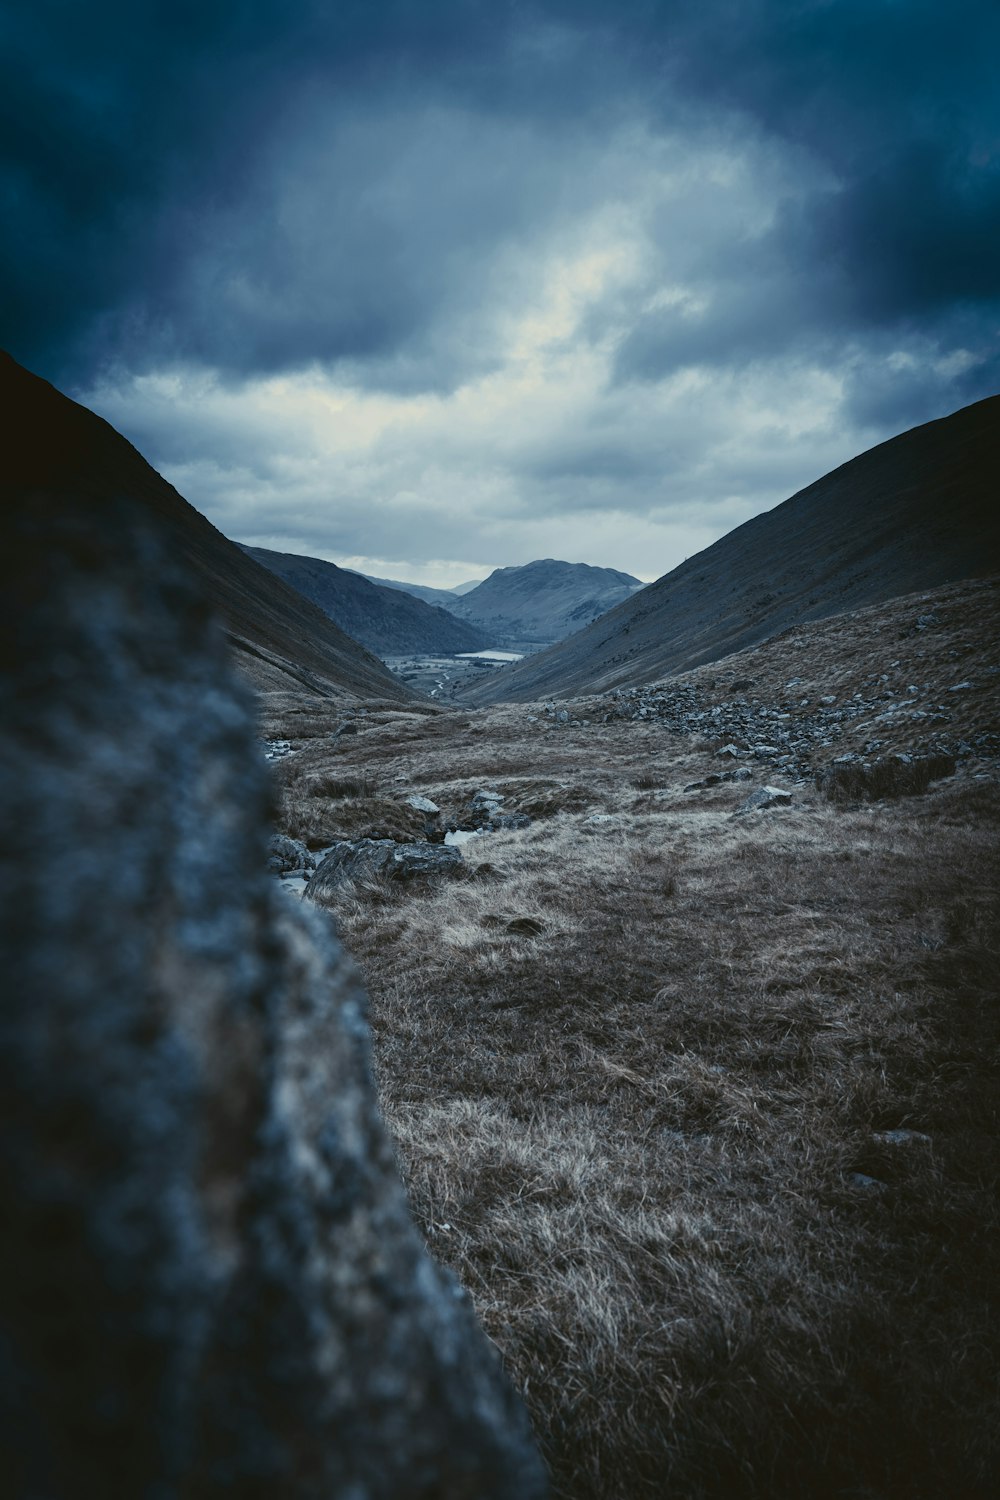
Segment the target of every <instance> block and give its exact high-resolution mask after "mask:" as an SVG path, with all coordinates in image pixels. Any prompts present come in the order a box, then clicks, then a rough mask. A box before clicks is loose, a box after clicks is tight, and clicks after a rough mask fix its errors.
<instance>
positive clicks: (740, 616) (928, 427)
mask: <svg viewBox="0 0 1000 1500" xmlns="http://www.w3.org/2000/svg"><path fill="white" fill-rule="evenodd" d="M998 497H1000V396H993V397H990V398H989V399H987V400H985V401H979V402H976V403H975V404H974V405H972V406H967V407H965V408H963V409H962V410H961V411H958V412H955V413H953V415H951V416H950V417H945V418H943V419H942V420H940V421H936V422H927V423H925V424H924V425H923V426H921V427H915V428H913V429H912V430H911V431H910V432H904V433H902V434H901V435H900V436H899V437H896V438H892V439H891V440H890V441H889V442H886V443H882V444H880V445H879V446H878V447H876V448H872V449H871V450H870V451H869V452H867V453H863V454H861V455H859V457H857V458H855V459H852V460H851V461H850V463H847V464H844V465H842V467H841V468H839V469H835V470H834V471H833V472H832V473H830V474H827V475H825V476H824V477H823V478H822V479H819V480H817V481H816V482H815V483H814V484H811V485H809V486H808V488H807V489H804V490H801V491H799V493H798V494H797V495H793V496H792V497H791V499H789V500H786V501H784V503H783V504H781V505H778V506H776V507H775V508H774V509H773V510H770V511H767V512H765V513H764V514H763V515H760V516H756V517H754V518H753V520H751V521H747V522H746V523H745V524H744V525H743V526H739V527H737V528H736V530H735V531H731V532H730V533H729V534H728V535H727V536H724V537H722V538H721V540H719V541H718V542H715V543H714V544H713V545H712V546H711V547H707V548H706V549H705V550H704V551H703V552H699V553H698V554H696V556H694V557H691V558H689V559H688V560H687V561H686V562H684V563H682V564H681V565H680V567H678V568H675V569H674V570H673V571H672V572H670V573H667V574H666V575H665V576H664V577H663V578H660V579H658V580H657V581H656V583H651V584H650V585H649V587H648V588H646V589H643V590H642V592H641V593H639V594H637V595H635V597H634V598H632V599H630V600H628V601H627V602H626V603H624V604H620V605H618V606H617V608H616V609H613V610H611V611H609V613H607V614H606V615H602V616H601V617H600V619H598V620H596V621H595V622H594V623H593V624H592V625H589V626H587V628H586V629H585V630H581V631H579V632H578V633H577V634H576V635H573V636H570V637H569V639H568V640H565V641H562V642H560V643H559V644H558V645H556V646H552V647H550V648H549V649H548V650H547V651H543V652H540V653H539V654H538V655H536V656H531V657H528V658H527V659H526V660H525V661H523V662H518V663H516V664H515V665H514V666H513V667H508V668H505V669H504V670H503V671H502V672H497V673H494V674H491V675H490V676H489V677H488V678H484V679H482V680H479V681H476V682H474V683H473V684H471V685H470V687H469V688H468V689H467V690H466V691H465V692H464V693H463V698H464V699H465V700H466V701H467V702H469V703H470V704H472V703H476V704H485V703H498V702H521V703H524V702H529V701H531V700H537V699H539V698H546V697H549V696H551V695H553V694H554V695H557V696H559V697H566V696H569V695H572V694H580V693H585V692H599V691H605V690H607V689H609V688H613V687H616V686H620V685H623V684H630V683H641V682H649V681H651V680H653V679H654V678H657V677H662V676H665V675H666V674H668V673H676V672H682V671H685V670H687V669H689V668H691V667H694V666H697V665H699V664H700V663H702V662H713V661H717V660H719V659H720V658H721V657H724V656H726V655H728V654H730V653H732V652H736V651H740V650H744V649H745V648H747V647H748V646H752V645H755V644H757V643H758V642H760V641H763V640H766V639H768V638H769V637H771V636H774V635H776V634H778V633H779V632H780V631H782V630H784V629H786V628H787V627H788V626H790V625H796V624H799V623H801V622H803V621H810V620H819V619H823V618H826V617H827V616H829V615H832V614H836V613H839V612H841V611H844V610H849V609H857V608H860V607H862V606H864V605H867V604H874V603H878V602H880V601H882V600H885V599H889V598H893V597H895V596H897V595H900V594H904V593H907V592H909V591H911V590H914V589H920V588H934V587H937V586H939V585H941V584H945V583H948V582H951V581H953V580H956V579H962V578H967V577H970V576H973V575H977V574H986V573H990V572H993V571H995V570H996V569H997V568H998V567H1000V505H998Z"/></svg>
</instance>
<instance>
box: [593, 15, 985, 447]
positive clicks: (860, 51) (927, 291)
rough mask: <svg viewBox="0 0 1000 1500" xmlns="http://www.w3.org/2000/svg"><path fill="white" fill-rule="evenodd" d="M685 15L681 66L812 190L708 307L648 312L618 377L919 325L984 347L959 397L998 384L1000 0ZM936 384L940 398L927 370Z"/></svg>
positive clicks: (678, 77)
mask: <svg viewBox="0 0 1000 1500" xmlns="http://www.w3.org/2000/svg"><path fill="white" fill-rule="evenodd" d="M647 14H648V13H647ZM657 14H658V15H659V16H662V15H663V14H664V12H663V10H662V9H659V8H657ZM685 15H686V23H685V24H684V25H682V28H681V31H682V35H681V38H680V39H679V47H678V51H677V52H675V53H674V55H673V58H672V60H671V59H668V58H666V55H665V62H666V65H667V71H668V73H669V76H670V77H671V78H672V79H673V80H674V81H675V82H679V83H680V84H681V86H682V87H683V88H684V89H685V91H686V92H687V94H688V95H689V96H696V97H698V98H700V99H701V100H702V101H703V102H704V103H706V104H708V103H711V104H713V105H715V106H716V107H719V108H729V109H732V110H733V111H735V112H736V114H737V115H742V116H743V117H744V118H745V119H747V120H748V121H752V122H754V123H755V124H756V125H757V126H758V127H759V128H761V129H763V130H764V131H766V132H768V133H769V134H770V135H771V136H772V137H777V138H779V139H780V140H783V141H784V142H785V143H787V145H788V146H789V147H791V148H794V149H795V150H796V151H798V152H800V153H803V154H804V160H803V166H802V168H801V170H800V182H799V187H800V193H799V194H798V195H797V196H796V197H794V198H789V199H787V200H785V201H784V202H780V203H779V204H778V205H777V216H776V221H775V223H774V225H773V226H771V227H770V228H768V230H767V231H766V232H764V233H763V234H761V235H758V236H747V237H746V238H745V239H742V240H740V241H739V242H737V243H734V244H733V245H732V247H731V253H730V254H729V255H728V257H721V258H719V259H718V260H717V261H716V263H715V264H714V265H712V266H709V267H706V268H705V269H704V276H705V279H706V281H708V282H709V283H710V285H711V288H712V293H713V295H712V296H711V299H710V306H709V308H708V310H707V311H706V313H705V315H704V316H702V317H701V318H698V319H695V320H691V319H685V318H683V317H682V316H681V315H679V314H678V313H676V312H675V313H673V314H661V315H659V317H658V319H657V318H654V319H653V320H651V321H650V323H648V324H647V323H645V321H644V320H643V319H637V320H636V322H635V325H634V327H633V330H632V333H631V335H630V336H629V338H627V339H626V341H625V344H624V346H623V348H622V351H621V355H620V359H619V367H618V368H619V375H620V376H626V377H628V376H633V377H638V378H657V377H658V376H660V375H662V374H664V373H666V372H667V371H668V370H670V369H672V368H677V367H678V366H682V365H684V364H685V363H689V362H697V363H703V362H707V363H710V364H711V363H716V362H726V363H729V364H733V363H736V364H739V363H741V362H745V361H748V360H750V359H753V358H757V357H761V356H766V355H773V354H781V353H785V352H787V351H788V350H790V349H796V348H797V349H800V350H801V349H802V348H804V347H806V346H808V347H810V348H811V349H812V350H813V351H814V352H819V351H820V350H821V349H822V344H823V341H826V340H829V339H830V338H832V337H840V338H845V337H849V338H854V339H858V338H866V337H868V336H870V335H872V334H873V333H876V332H878V331H879V330H889V329H891V330H894V331H896V332H897V333H898V334H899V335H900V336H902V337H904V338H905V337H907V336H908V335H910V334H912V333H913V332H914V331H917V330H921V331H923V332H924V333H925V334H931V335H932V340H933V343H934V344H935V346H936V347H937V349H938V350H940V351H943V352H944V351H948V350H952V349H957V348H961V347H964V348H966V349H969V350H971V351H973V352H974V353H975V354H976V355H977V356H978V358H979V361H980V367H979V370H978V373H977V374H975V375H972V376H970V375H969V374H968V373H967V372H963V373H961V374H956V376H955V378H954V389H955V393H956V397H957V398H958V399H962V398H965V399H968V398H969V397H970V396H972V395H975V394H982V393H984V392H985V391H988V390H993V389H996V386H997V384H998V380H1000V366H998V358H997V351H998V343H997V340H998V321H1000V91H998V90H997V87H996V58H997V56H998V55H1000V7H998V6H996V4H994V3H993V0H964V3H961V0H960V3H958V4H950V5H947V6H944V5H941V4H939V3H937V0H911V3H907V4H902V3H895V0H831V3H808V4H799V5H776V4H766V3H759V0H758V3H754V0H739V3H738V4H737V3H728V4H727V3H717V4H715V5H711V6H706V7H703V8H702V7H700V8H698V10H697V11H695V10H688V9H687V8H686V7H685ZM698 17H700V19H698ZM687 23H689V24H687ZM646 24H649V23H648V21H647V23H646ZM809 158H811V159H812V162H813V170H814V171H815V173H816V177H817V181H816V184H815V187H814V188H812V189H811V190H810V184H809V176H808V174H809V167H808V165H807V162H808V159H809ZM927 345H928V340H927V339H925V340H924V353H925V354H926V353H928V352H929V350H928V347H927ZM925 383H926V386H927V388H928V391H932V390H933V393H934V394H933V397H932V400H933V399H934V397H936V398H937V399H938V400H940V396H941V391H940V387H941V385H942V384H944V383H945V382H942V380H941V378H940V376H938V375H936V374H935V372H934V371H933V370H932V369H931V367H930V365H929V364H928V365H927V366H926V368H925ZM916 387H917V381H916V380H915V379H914V380H913V381H911V382H910V383H909V388H910V390H911V394H912V395H913V396H914V397H916V395H917V391H916ZM860 394H861V392H860V388H859V390H858V391H857V392H856V393H855V396H856V398H857V399H860ZM953 404H958V403H957V400H956V401H955V402H954V403H953ZM919 405H920V402H919V400H918V401H917V406H918V407H919ZM901 414H903V413H902V412H901ZM872 415H873V416H874V415H875V413H874V412H873V413H872ZM918 419H919V418H918V416H917V415H914V416H913V417H912V420H918Z"/></svg>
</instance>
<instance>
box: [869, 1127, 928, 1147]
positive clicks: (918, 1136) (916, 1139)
mask: <svg viewBox="0 0 1000 1500" xmlns="http://www.w3.org/2000/svg"><path fill="white" fill-rule="evenodd" d="M872 1139H873V1140H875V1141H878V1142H880V1144H881V1145H883V1146H916V1145H922V1146H929V1145H930V1144H931V1138H930V1136H929V1135H925V1134H924V1132H923V1131H922V1130H876V1132H875V1134H874V1135H873V1136H872Z"/></svg>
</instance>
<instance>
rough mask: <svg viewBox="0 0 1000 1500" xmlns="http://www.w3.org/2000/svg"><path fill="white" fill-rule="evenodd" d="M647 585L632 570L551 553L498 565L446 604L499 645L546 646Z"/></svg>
mask: <svg viewBox="0 0 1000 1500" xmlns="http://www.w3.org/2000/svg"><path fill="white" fill-rule="evenodd" d="M643 587H644V585H643V583H642V582H641V580H640V579H638V578H633V577H632V575H631V573H619V572H618V571H617V570H616V569H615V568H594V567H591V566H590V565H589V564H588V563H568V562H557V561H555V560H554V559H553V558H551V557H548V558H544V559H541V560H539V561H538V562H530V563H525V564H524V565H523V567H519V568H497V569H496V570H495V571H494V572H493V573H491V574H490V576H489V578H485V579H484V580H483V582H482V583H480V584H479V585H477V587H476V588H473V589H470V590H469V591H468V593H466V594H462V595H459V597H458V598H457V599H456V600H455V602H454V603H452V604H450V605H449V606H448V608H449V609H450V610H451V612H452V614H455V615H458V616H459V617H460V618H461V619H463V620H471V621H472V623H473V624H474V625H478V626H480V628H481V629H483V630H485V631H486V633H487V634H488V635H489V636H490V637H491V640H492V643H493V644H495V645H503V644H508V645H512V646H518V645H520V646H524V645H527V646H531V645H547V644H548V643H550V642H552V641H560V640H562V639H563V638H564V637H565V636H567V635H570V634H571V633H572V632H573V631H575V630H580V629H581V628H582V627H583V626H584V625H589V624H590V622H591V620H594V619H596V618H597V616H598V615H602V614H604V613H605V612H606V611H607V610H609V609H612V608H613V607H614V606H615V605H616V604H620V603H621V602H622V600H623V599H628V598H629V597H630V596H631V595H632V594H634V593H635V592H636V590H637V589H641V588H643Z"/></svg>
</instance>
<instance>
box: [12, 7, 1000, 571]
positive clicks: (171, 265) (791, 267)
mask: <svg viewBox="0 0 1000 1500" xmlns="http://www.w3.org/2000/svg"><path fill="white" fill-rule="evenodd" d="M998 57H1000V5H998V4H997V0H947V3H946V0H572V3H570V0H537V3H530V0H441V3H436V0H342V3H335V0H226V3H215V4H213V3H212V0H150V3H148V4H146V5H141V6H137V5H135V3H134V0H128V3H126V0H92V3H90V4H88V5H81V4H80V3H79V0H33V3H32V5H30V6H28V5H22V6H18V7H14V6H8V7H6V8H5V9H4V11H3V12H0V112H2V114H3V117H4V118H3V126H2V130H0V195H2V197H0V203H2V206H3V221H4V225H5V232H4V235H3V236H2V239H0V307H2V311H3V326H2V328H0V341H2V343H3V345H4V347H6V348H7V349H9V351H10V352H11V353H12V354H13V355H14V357H15V358H16V359H18V360H20V361H21V363H23V364H25V365H27V366H28V367H29V368H30V369H33V370H34V371H36V373H38V374H40V375H43V376H45V377H46V378H47V379H49V380H51V381H53V382H54V383H55V384H56V385H58V386H59V387H60V388H61V389H62V390H65V391H66V392H67V393H68V394H70V395H72V396H73V397H74V398H75V399H77V400H79V401H82V402H84V403H85V404H86V405H88V406H90V407H92V408H93V409H94V410H96V411H98V412H100V414H101V415H102V416H105V417H106V418H107V419H108V420H109V421H111V422H112V423H113V424H114V426H116V427H117V428H118V429H119V431H121V432H123V433H124V434H125V435H126V436H127V437H128V438H129V439H130V440H131V441H132V442H133V443H135V444H136V446H137V447H138V448H139V449H140V451H141V452H142V453H143V454H144V455H145V456H146V457H147V458H148V459H149V461H150V462H151V463H152V464H153V465H154V466H155V467H156V468H158V469H159V470H160V471H161V472H162V473H163V474H164V475H166V477H167V478H168V479H169V480H170V481H171V482H172V483H174V484H175V485H176V486H177V488H178V489H179V490H180V491H181V493H182V494H183V495H185V496H186V498H187V499H189V500H190V501H191V503H192V504H194V505H195V506H197V508H198V509H199V510H201V511H203V512H204V513H205V514H206V515H207V516H208V517H209V518H210V519H211V520H212V521H213V522H214V523H215V525H216V526H218V527H219V528H220V529H221V530H222V531H223V532H225V533H226V534H227V535H228V536H230V537H232V538H234V539H236V540H239V541H244V542H249V543H252V544H255V545H258V546H266V547H273V548H276V549H278V550H281V551H288V552H299V553H305V554H308V555H311V556H314V557H322V558H326V559H328V560H329V561H332V562H337V563H340V564H342V565H346V566H349V567H355V568H358V569H359V570H361V571H363V572H367V573H372V574H375V575H376V576H383V577H390V578H399V579H404V580H407V581H414V582H423V583H429V584H434V585H437V586H440V587H445V588H447V587H451V586H453V585H454V584H457V583H461V582H465V581H467V580H469V579H472V578H480V577H485V576H486V575H487V574H488V573H489V572H490V571H491V570H492V569H493V568H494V567H498V566H510V565H515V564H520V563H526V562H529V561H531V560H532V559H534V558H539V557H557V558H564V559H566V560H568V561H571V562H588V563H595V564H600V565H603V566H610V567H615V568H620V569H624V570H625V571H628V572H630V573H633V574H635V575H636V576H637V577H640V578H643V579H646V580H649V579H653V578H656V577H659V576H661V575H662V574H663V573H665V572H667V571H669V569H670V568H672V567H674V566H676V565H677V564H678V563H680V562H682V561H683V560H684V558H685V557H688V556H690V555H691V554H693V553H694V552H696V551H698V550H700V549H701V548H702V547H705V546H707V545H709V544H710V543H711V542H712V541H714V540H715V539H716V538H717V537H719V536H722V535H723V534H725V533H726V532H728V531H730V530H731V529H732V528H733V527H734V526H737V525H739V524H740V523H741V522H743V521H745V520H747V519H749V518H750V517H751V516H752V515H755V514H757V513H758V512H760V511H762V510H766V509H769V508H770V507H771V506H773V505H775V504H777V503H778V502H780V501H781V500H783V499H785V498H787V496H789V495H790V494H792V493H793V492H794V491H796V490H797V489H799V488H801V487H802V486H803V485H806V484H808V483H810V482H811V481H812V480H814V479H817V478H819V477H820V476H821V475H823V474H824V473H826V472H828V471H829V470H830V469H831V468H834V467H835V466H836V465H838V464H840V463H843V462H845V461H846V460H847V459H849V458H851V457H853V456H854V455H855V454H856V453H859V452H862V451H864V450H865V449H867V448H869V447H871V446H873V445H874V444H875V443H877V442H881V441H882V440H884V439H885V438H887V437H890V436H892V435H894V434H895V433H897V432H901V431H904V430H906V429H907V428H909V427H912V426H914V425H916V424H917V423H920V422H923V421H927V420H930V419H931V418H934V417H939V416H944V415H946V414H947V413H948V412H951V411H954V410H956V409H957V408H958V407H960V406H963V405H966V404H967V403H968V402H970V401H974V400H977V399H979V398H980V397H983V396H986V395H991V394H994V393H996V392H997V391H998V390H1000V89H998V88H997V86H996V66H997V58H998Z"/></svg>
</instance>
